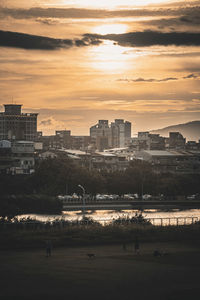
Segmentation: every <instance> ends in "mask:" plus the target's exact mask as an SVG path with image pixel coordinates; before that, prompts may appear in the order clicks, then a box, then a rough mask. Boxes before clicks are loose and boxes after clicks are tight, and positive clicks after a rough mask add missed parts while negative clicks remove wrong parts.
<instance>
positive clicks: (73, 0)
mask: <svg viewBox="0 0 200 300" xmlns="http://www.w3.org/2000/svg"><path fill="white" fill-rule="evenodd" d="M163 2H167V3H169V2H172V1H169V0H168V1H166V0H57V1H55V4H54V3H52V1H51V4H53V5H55V6H56V5H65V6H68V7H69V6H73V7H82V8H97V9H115V8H126V7H129V8H130V7H133V8H134V7H139V6H145V5H149V4H159V3H163ZM177 2H178V1H177Z"/></svg>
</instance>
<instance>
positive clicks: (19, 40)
mask: <svg viewBox="0 0 200 300" xmlns="http://www.w3.org/2000/svg"><path fill="white" fill-rule="evenodd" d="M100 43H101V41H100V40H98V39H96V38H93V37H86V36H85V37H83V39H80V40H78V39H76V40H71V39H55V38H49V37H45V36H38V35H31V34H25V33H19V32H11V31H3V30H0V46H2V47H16V48H23V49H35V50H38V49H40V50H56V49H59V48H69V47H73V46H76V47H81V46H90V45H98V44H100Z"/></svg>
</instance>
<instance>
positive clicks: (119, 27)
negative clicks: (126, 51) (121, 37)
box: [92, 23, 128, 35]
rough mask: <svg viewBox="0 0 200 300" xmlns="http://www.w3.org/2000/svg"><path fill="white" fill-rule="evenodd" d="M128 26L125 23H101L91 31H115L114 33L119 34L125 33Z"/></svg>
mask: <svg viewBox="0 0 200 300" xmlns="http://www.w3.org/2000/svg"><path fill="white" fill-rule="evenodd" d="M127 28H128V26H127V25H126V24H115V23H113V24H112V23H111V24H103V25H99V26H96V27H94V28H93V30H92V32H94V33H97V34H102V35H103V34H110V33H115V34H120V33H125V32H127Z"/></svg>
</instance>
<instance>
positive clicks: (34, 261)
mask: <svg viewBox="0 0 200 300" xmlns="http://www.w3.org/2000/svg"><path fill="white" fill-rule="evenodd" d="M155 249H159V250H163V251H165V252H166V253H167V255H165V256H162V257H154V256H153V252H154V250H155ZM88 253H94V254H95V257H94V258H91V259H90V258H88V256H87V254H88ZM0 265H1V273H0V278H1V297H2V299H5V300H11V299H21V300H25V299H27V298H28V299H30V300H35V299H50V300H51V299H74V300H75V299H101V300H102V299H105V300H108V299H109V300H112V299H115V300H116V299H125V300H126V299H127V300H128V299H135V298H136V299H138V300H144V299H149V300H151V299H154V300H158V299H159V300H160V299H163V300H186V299H187V300H188V299H195V298H198V295H199V292H200V288H199V271H200V252H199V246H197V245H194V244H190V243H184V242H182V243H178V242H158V241H157V242H154V243H150V242H149V243H145V242H141V243H140V255H135V254H134V252H133V245H132V243H129V244H127V249H126V251H124V249H123V247H122V245H121V244H116V245H103V246H84V247H62V248H60V247H54V248H53V250H52V257H49V258H47V257H45V248H43V249H37V250H31V249H29V251H22V250H18V251H13V250H12V251H1V255H0Z"/></svg>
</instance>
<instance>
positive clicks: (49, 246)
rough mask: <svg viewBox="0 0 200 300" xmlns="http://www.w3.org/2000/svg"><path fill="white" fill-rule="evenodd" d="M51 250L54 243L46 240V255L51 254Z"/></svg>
mask: <svg viewBox="0 0 200 300" xmlns="http://www.w3.org/2000/svg"><path fill="white" fill-rule="evenodd" d="M51 250H52V243H51V241H50V240H47V241H46V257H50V256H51Z"/></svg>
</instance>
